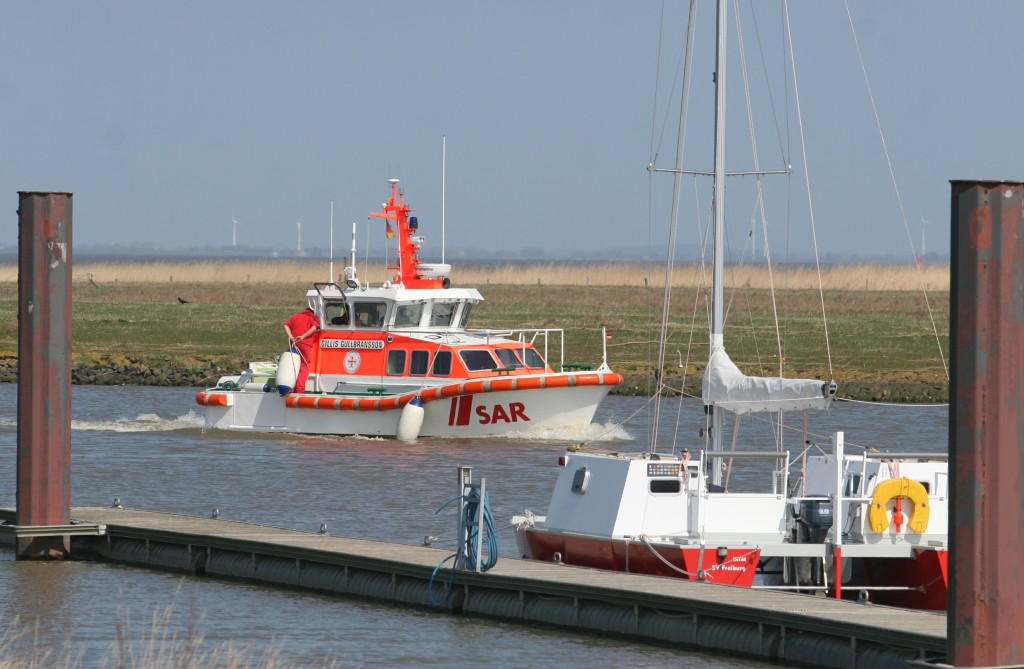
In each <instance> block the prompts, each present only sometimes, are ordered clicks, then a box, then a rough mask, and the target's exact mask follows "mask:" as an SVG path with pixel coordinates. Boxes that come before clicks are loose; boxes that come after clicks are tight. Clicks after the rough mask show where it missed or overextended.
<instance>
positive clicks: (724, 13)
mask: <svg viewBox="0 0 1024 669" xmlns="http://www.w3.org/2000/svg"><path fill="white" fill-rule="evenodd" d="M728 14H729V3H728V2H727V0H719V1H718V19H717V26H718V29H717V38H716V43H715V165H714V168H715V169H714V172H715V174H714V195H713V200H712V202H713V208H714V228H713V230H712V232H713V234H714V243H713V245H712V274H711V281H712V286H711V288H712V291H711V351H710V353H714V352H715V351H717V350H719V349H721V348H723V347H724V346H725V340H724V336H723V331H724V326H725V305H724V302H725V300H724V297H725V289H724V276H725V257H724V254H725V61H726V58H725V55H726V51H727V49H726V37H727V36H728ZM721 440H722V414H721V412H720V411H719V410H718V409H717V408H715V407H712V423H711V445H712V450H715V451H719V450H722V449H721V445H722V441H721ZM715 469H716V470H719V468H717V467H716V468H715ZM718 473H719V475H720V470H719V471H718Z"/></svg>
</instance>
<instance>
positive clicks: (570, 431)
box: [501, 423, 633, 443]
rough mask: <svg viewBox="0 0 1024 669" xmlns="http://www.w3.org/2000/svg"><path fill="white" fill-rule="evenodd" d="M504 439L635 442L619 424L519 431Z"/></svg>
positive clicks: (504, 435)
mask: <svg viewBox="0 0 1024 669" xmlns="http://www.w3.org/2000/svg"><path fill="white" fill-rule="evenodd" d="M501 438H502V439H510V440H516V441H519V440H526V439H531V440H534V439H539V440H543V441H577V442H579V441H582V442H588V443H590V442H608V441H633V436H632V435H630V434H629V433H628V432H626V430H625V429H624V428H623V427H622V425H619V424H618V423H604V424H601V423H590V424H588V425H563V426H560V427H551V428H537V429H527V430H517V431H515V432H511V433H509V434H503V435H501Z"/></svg>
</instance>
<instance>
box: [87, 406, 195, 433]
mask: <svg viewBox="0 0 1024 669" xmlns="http://www.w3.org/2000/svg"><path fill="white" fill-rule="evenodd" d="M202 427H203V417H202V416H200V415H199V414H197V413H196V412H194V411H189V412H188V413H187V414H185V415H183V416H178V417H177V418H162V417H160V416H158V415H156V414H155V413H142V414H139V415H138V416H136V417H135V418H116V419H114V420H72V421H71V429H72V431H79V432H172V431H175V430H193V429H197V428H199V429H201V428H202Z"/></svg>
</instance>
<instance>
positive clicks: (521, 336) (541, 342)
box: [466, 328, 566, 370]
mask: <svg viewBox="0 0 1024 669" xmlns="http://www.w3.org/2000/svg"><path fill="white" fill-rule="evenodd" d="M466 332H467V333H469V334H473V335H478V336H480V335H482V336H483V337H484V338H485V341H487V343H490V342H489V339H490V338H491V337H501V338H502V339H515V340H517V341H518V342H520V343H521V344H524V345H526V344H529V345H530V346H532V347H533V348H534V349H535V350H542V351H543V353H541V356H542V357H543V358H544V361H545V362H546V363H547V364H548V366H549V367H550V368H551V369H563V370H564V368H565V365H566V362H565V330H564V329H563V328H509V329H501V330H493V329H490V328H487V329H479V330H477V329H471V330H466ZM553 350H557V352H558V362H557V364H554V363H552V361H551V357H550V356H551V352H552V351H553Z"/></svg>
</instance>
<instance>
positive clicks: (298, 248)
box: [295, 221, 303, 257]
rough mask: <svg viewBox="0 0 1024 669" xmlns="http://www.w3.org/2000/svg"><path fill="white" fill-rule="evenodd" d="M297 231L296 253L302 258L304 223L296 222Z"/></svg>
mask: <svg viewBox="0 0 1024 669" xmlns="http://www.w3.org/2000/svg"><path fill="white" fill-rule="evenodd" d="M295 229H296V231H297V232H298V241H297V242H296V247H295V253H296V255H298V256H300V257H301V256H302V255H303V254H302V221H295Z"/></svg>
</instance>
